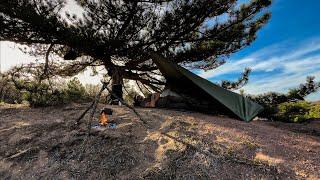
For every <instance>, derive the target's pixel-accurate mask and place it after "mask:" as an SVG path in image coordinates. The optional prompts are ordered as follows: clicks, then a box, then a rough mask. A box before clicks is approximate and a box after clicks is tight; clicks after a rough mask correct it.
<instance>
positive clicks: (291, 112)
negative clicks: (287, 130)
mask: <svg viewBox="0 0 320 180" xmlns="http://www.w3.org/2000/svg"><path fill="white" fill-rule="evenodd" d="M312 107H313V106H312V104H311V103H309V102H306V101H299V102H286V103H281V104H279V105H278V107H277V109H278V112H277V114H276V115H275V119H276V120H279V121H284V122H293V123H301V122H305V121H308V120H309V119H310V118H309V115H308V114H309V111H310V110H311V109H312Z"/></svg>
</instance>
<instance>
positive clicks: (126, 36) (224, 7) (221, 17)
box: [0, 0, 271, 91]
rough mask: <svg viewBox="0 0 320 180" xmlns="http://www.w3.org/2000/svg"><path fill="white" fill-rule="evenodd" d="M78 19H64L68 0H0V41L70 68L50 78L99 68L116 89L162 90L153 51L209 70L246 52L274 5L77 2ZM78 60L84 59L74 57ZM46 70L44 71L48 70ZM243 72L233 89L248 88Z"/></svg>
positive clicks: (180, 0) (197, 0) (181, 0)
mask: <svg viewBox="0 0 320 180" xmlns="http://www.w3.org/2000/svg"><path fill="white" fill-rule="evenodd" d="M76 3H77V4H78V5H80V6H81V7H82V9H83V15H82V16H81V17H80V16H79V17H77V16H76V15H74V14H69V13H66V14H63V12H64V11H63V10H64V6H65V5H66V1H65V0H1V1H0V27H1V29H0V40H1V41H11V42H15V43H18V44H23V45H28V46H29V48H28V52H29V53H33V54H34V55H39V54H43V55H45V56H46V62H47V63H46V64H47V66H48V61H49V60H48V59H49V54H50V53H52V54H54V55H56V57H60V58H63V59H65V60H70V61H67V62H66V63H65V64H64V66H62V67H63V69H62V70H60V71H54V72H55V73H58V72H59V73H62V74H63V73H64V74H77V73H78V72H80V71H83V70H84V69H86V68H87V67H96V66H104V67H105V69H106V70H107V71H108V74H109V75H110V76H111V77H112V79H113V85H119V84H120V85H121V84H122V83H123V79H130V80H135V81H139V82H140V83H141V84H142V85H144V86H147V87H148V88H151V89H153V90H154V91H159V90H160V87H159V86H161V85H165V81H164V80H163V79H161V78H157V77H159V76H161V74H160V75H159V71H158V68H157V67H156V65H155V64H154V63H153V62H152V59H153V58H154V57H153V56H152V55H151V53H150V52H153V53H157V54H159V55H161V56H164V57H165V58H167V59H169V60H171V61H172V62H174V63H178V64H180V65H184V66H185V67H188V68H193V69H203V70H210V69H215V68H218V67H219V66H221V65H223V64H224V63H225V61H226V58H228V56H229V55H230V54H232V53H235V52H237V51H239V50H240V49H242V48H244V47H246V46H248V45H250V44H251V43H252V42H253V41H254V40H255V39H256V34H257V31H258V30H259V29H260V28H261V27H262V26H263V25H264V24H265V23H266V22H267V21H268V19H269V18H270V13H269V12H267V8H268V7H269V6H270V5H271V0H252V1H251V2H248V3H245V4H240V2H239V1H237V0H192V1H191V0H130V1H129V0H112V1H108V0H76ZM78 57H82V58H78ZM47 66H46V67H45V68H44V71H46V70H47V69H48V67H47ZM249 72H250V70H246V71H245V73H244V74H243V77H241V78H239V80H238V81H237V82H229V81H223V82H222V86H223V87H225V88H231V89H236V88H238V87H240V86H242V85H243V84H245V83H246V82H247V81H248V75H249Z"/></svg>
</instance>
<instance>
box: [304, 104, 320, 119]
mask: <svg viewBox="0 0 320 180" xmlns="http://www.w3.org/2000/svg"><path fill="white" fill-rule="evenodd" d="M307 117H308V118H310V119H320V104H316V105H313V106H312V107H311V109H310V110H309V112H308V114H307Z"/></svg>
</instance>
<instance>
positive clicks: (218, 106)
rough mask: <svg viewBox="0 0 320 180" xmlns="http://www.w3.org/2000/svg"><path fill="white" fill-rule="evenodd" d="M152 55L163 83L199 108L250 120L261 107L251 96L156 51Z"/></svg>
mask: <svg viewBox="0 0 320 180" xmlns="http://www.w3.org/2000/svg"><path fill="white" fill-rule="evenodd" d="M151 56H152V59H153V60H154V62H155V63H156V65H157V66H158V68H159V69H160V71H161V73H162V74H163V75H164V77H165V78H166V86H167V87H168V88H170V90H172V91H174V92H177V93H178V94H179V95H183V97H186V99H190V101H189V102H191V103H190V104H192V105H194V108H195V107H198V108H199V109H198V110H204V109H205V111H208V112H213V113H219V114H221V113H222V114H226V115H231V116H236V117H238V118H240V119H242V120H244V121H251V120H252V119H253V118H254V117H255V116H257V114H258V113H259V112H261V111H262V110H263V107H262V106H261V105H259V104H257V103H255V102H253V101H251V100H250V99H248V98H246V97H243V96H241V95H239V94H237V93H234V92H232V91H229V90H226V89H224V88H222V87H220V86H218V85H216V84H214V83H212V82H210V81H208V80H206V79H203V78H201V77H200V76H197V75H196V74H194V73H192V72H190V71H188V70H187V69H185V68H183V67H181V66H179V65H176V64H174V63H171V62H170V61H168V60H167V59H166V58H164V57H162V56H160V55H158V54H151ZM196 110H197V108H196Z"/></svg>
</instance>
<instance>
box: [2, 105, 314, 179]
mask: <svg viewBox="0 0 320 180" xmlns="http://www.w3.org/2000/svg"><path fill="white" fill-rule="evenodd" d="M87 106H88V104H72V105H67V106H63V107H49V108H37V109H31V108H28V107H25V106H22V105H2V106H0V179H320V121H314V122H311V123H308V124H285V123H279V122H267V121H261V120H256V121H253V122H250V123H246V122H242V121H238V120H234V119H230V118H227V117H218V116H211V115H205V114H200V113H192V112H182V111H174V110H165V109H137V110H138V112H139V113H141V115H142V117H143V119H144V120H146V121H147V126H144V125H143V124H142V123H141V122H140V121H139V120H138V119H137V117H136V116H135V114H133V113H132V112H131V111H130V110H129V109H127V108H126V107H119V106H108V107H111V108H113V109H114V112H115V113H114V115H113V119H114V120H115V122H116V124H117V127H116V128H115V129H106V130H103V131H98V130H92V131H91V134H90V136H89V137H88V139H87V141H84V139H86V137H87V136H86V123H85V121H84V122H83V123H82V124H81V125H79V126H77V125H75V124H74V122H75V119H76V118H77V117H78V116H79V115H80V114H81V112H82V111H83V110H85V108H86V107H87ZM102 107H104V105H102V104H100V105H99V108H102ZM97 117H98V113H96V119H95V122H94V123H97ZM86 119H88V118H86ZM86 119H85V120H86ZM84 142H86V143H84Z"/></svg>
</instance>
